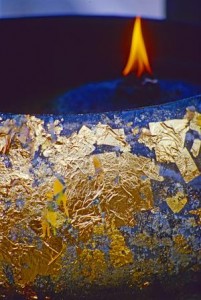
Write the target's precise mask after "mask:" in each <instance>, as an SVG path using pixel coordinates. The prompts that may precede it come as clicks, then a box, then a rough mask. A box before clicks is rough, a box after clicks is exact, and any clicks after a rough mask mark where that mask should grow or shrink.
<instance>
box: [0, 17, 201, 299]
mask: <svg viewBox="0 0 201 300" xmlns="http://www.w3.org/2000/svg"><path fill="white" fill-rule="evenodd" d="M133 70H134V71H135V72H136V74H137V77H139V78H140V79H139V80H138V82H137V83H136V79H135V80H134V81H133V80H131V81H130V80H129V84H133V82H134V85H136V84H140V89H143V84H142V81H141V80H142V79H141V76H142V74H143V72H144V71H147V72H148V73H150V74H151V73H152V71H151V68H150V65H149V61H148V56H147V53H146V48H145V44H144V40H143V37H142V35H141V31H140V18H137V19H136V23H135V28H134V37H133V41H132V47H131V51H130V56H129V59H128V63H127V64H126V66H125V68H124V70H123V74H124V75H125V76H127V75H128V74H129V72H130V71H133ZM123 80H124V79H123ZM125 80H127V78H125ZM144 80H145V79H143V82H144ZM149 80H150V81H151V82H152V84H153V85H154V86H155V84H156V85H157V82H155V81H154V80H153V79H150V78H149V79H147V80H145V82H144V84H145V85H146V82H147V81H149ZM139 82H140V83H139ZM85 88H86V87H84V89H85ZM87 89H88V86H87ZM79 92H80V90H79ZM71 95H72V94H71ZM74 95H75V92H74ZM89 102H90V101H89ZM57 105H58V107H59V105H60V104H59V102H57ZM200 158H201V98H200V96H199V95H197V96H195V97H191V98H188V99H181V100H179V101H175V102H172V103H166V104H163V105H162V104H161V105H158V106H150V107H149V106H148V107H145V108H139V109H133V110H127V111H126V110H123V111H117V112H114V111H111V112H99V113H96V114H80V115H79V114H74V115H73V114H68V115H66V114H62V115H56V114H54V115H48V114H46V115H37V116H35V115H19V114H18V115H14V114H1V126H0V169H1V174H2V176H1V178H0V187H1V191H0V197H1V198H0V214H1V223H0V233H1V235H0V291H1V295H4V298H6V297H7V298H8V297H10V298H11V297H15V296H16V295H18V296H19V294H20V295H21V297H24V298H25V299H40V298H44V297H46V299H61V298H62V297H66V295H70V296H72V297H73V296H74V297H75V298H76V297H78V296H79V295H80V294H81V293H82V294H83V297H86V298H87V299H90V297H94V295H96V298H97V297H103V296H104V295H105V296H106V295H108V293H111V291H112V292H113V294H114V295H115V289H117V291H118V287H119V288H121V291H123V295H128V293H129V295H132V296H133V295H137V296H139V295H148V294H149V293H151V292H153V289H155V287H160V290H161V289H162V291H163V293H165V286H166V287H167V286H168V287H169V288H170V290H171V287H172V280H173V279H176V280H178V281H179V283H178V284H179V285H181V287H182V290H183V291H184V292H185V285H186V281H187V280H188V279H189V277H190V276H191V277H193V278H198V275H199V274H200V259H201V256H200V224H201V209H200V200H201V176H200V172H201V159H200ZM143 293H144V294H143ZM146 293H147V294H146ZM118 294H119V292H118Z"/></svg>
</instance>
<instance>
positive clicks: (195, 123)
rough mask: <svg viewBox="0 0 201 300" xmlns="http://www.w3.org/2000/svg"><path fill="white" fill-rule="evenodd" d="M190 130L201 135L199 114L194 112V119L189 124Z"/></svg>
mask: <svg viewBox="0 0 201 300" xmlns="http://www.w3.org/2000/svg"><path fill="white" fill-rule="evenodd" d="M190 129H192V130H195V131H197V132H198V133H199V134H201V114H200V113H198V112H195V115H194V118H193V119H192V121H191V122H190Z"/></svg>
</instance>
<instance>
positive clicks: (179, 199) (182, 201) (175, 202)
mask: <svg viewBox="0 0 201 300" xmlns="http://www.w3.org/2000/svg"><path fill="white" fill-rule="evenodd" d="M166 202H167V205H168V206H169V207H170V208H171V210H172V211H173V212H174V213H179V212H180V211H181V210H182V209H183V208H184V206H185V205H186V203H187V198H186V196H185V195H184V194H182V193H181V192H178V193H177V194H176V195H175V196H173V197H171V198H167V199H166Z"/></svg>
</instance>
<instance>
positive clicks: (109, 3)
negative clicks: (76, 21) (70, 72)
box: [0, 0, 166, 18]
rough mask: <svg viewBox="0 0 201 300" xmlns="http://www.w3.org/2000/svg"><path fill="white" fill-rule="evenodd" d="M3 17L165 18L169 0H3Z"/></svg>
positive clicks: (0, 0)
mask: <svg viewBox="0 0 201 300" xmlns="http://www.w3.org/2000/svg"><path fill="white" fill-rule="evenodd" d="M0 3H1V6H0V7H1V10H0V13H1V14H0V16H1V18H7V17H9V18H12V17H24V16H29V17H30V16H50V15H99V16H100V15H110V16H124V17H125V16H134V15H141V16H144V17H152V18H164V17H165V4H166V0H123V1H122V0H0Z"/></svg>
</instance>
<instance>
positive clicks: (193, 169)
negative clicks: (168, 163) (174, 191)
mask: <svg viewBox="0 0 201 300" xmlns="http://www.w3.org/2000/svg"><path fill="white" fill-rule="evenodd" d="M175 163H176V165H177V167H178V169H179V171H180V173H181V175H182V176H183V178H184V180H185V182H186V183H188V182H190V181H191V180H193V179H194V178H196V177H197V176H199V175H200V172H199V170H198V168H197V166H196V164H195V162H194V160H193V159H192V157H191V155H190V153H189V152H188V150H187V148H184V149H182V151H181V152H180V153H179V154H178V156H177V157H176V158H175Z"/></svg>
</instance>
